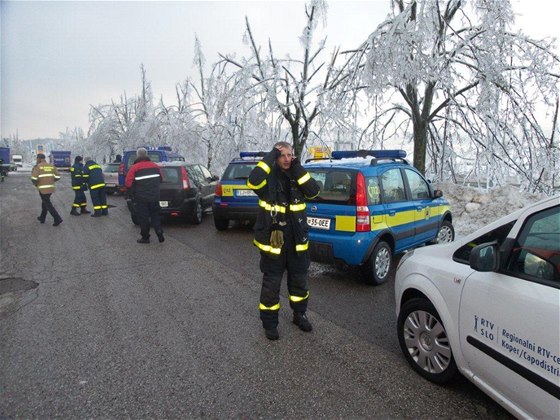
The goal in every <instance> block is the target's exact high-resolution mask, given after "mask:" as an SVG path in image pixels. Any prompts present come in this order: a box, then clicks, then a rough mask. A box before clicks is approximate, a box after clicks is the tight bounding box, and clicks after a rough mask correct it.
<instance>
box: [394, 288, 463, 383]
mask: <svg viewBox="0 0 560 420" xmlns="http://www.w3.org/2000/svg"><path fill="white" fill-rule="evenodd" d="M397 335H398V337H399V345H400V347H401V350H402V352H403V354H404V357H405V358H406V360H407V362H408V363H409V364H410V366H412V368H413V369H414V370H415V371H416V372H417V373H418V374H420V376H422V377H424V378H426V379H428V380H429V381H431V382H435V383H438V384H443V383H446V382H449V381H451V380H452V379H454V378H455V377H456V376H457V375H458V370H457V365H456V364H455V359H454V358H453V351H452V350H451V344H450V343H449V337H448V335H447V331H446V330H445V326H444V325H443V323H442V322H441V318H440V316H439V314H438V313H437V311H436V309H435V308H434V306H433V305H432V303H431V302H430V301H429V300H427V299H424V298H414V299H411V300H409V301H408V302H406V303H405V304H404V305H403V306H402V308H401V311H400V313H399V318H398V320H397Z"/></svg>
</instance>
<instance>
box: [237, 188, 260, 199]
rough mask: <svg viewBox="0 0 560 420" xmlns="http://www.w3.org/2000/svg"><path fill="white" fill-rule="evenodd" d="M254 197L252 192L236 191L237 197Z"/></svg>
mask: <svg viewBox="0 0 560 420" xmlns="http://www.w3.org/2000/svg"><path fill="white" fill-rule="evenodd" d="M254 195H256V194H255V192H254V191H253V190H237V196H238V197H252V196H254Z"/></svg>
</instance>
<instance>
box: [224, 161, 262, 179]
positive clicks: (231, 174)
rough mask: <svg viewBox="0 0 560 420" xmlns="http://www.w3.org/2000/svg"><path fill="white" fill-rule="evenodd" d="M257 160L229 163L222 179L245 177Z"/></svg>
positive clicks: (247, 176)
mask: <svg viewBox="0 0 560 420" xmlns="http://www.w3.org/2000/svg"><path fill="white" fill-rule="evenodd" d="M255 166H257V162H240V163H232V164H230V165H229V166H228V167H227V168H226V170H225V172H224V176H223V177H222V179H223V180H226V181H227V180H233V179H247V178H249V174H250V173H251V171H252V170H253V168H254V167H255Z"/></svg>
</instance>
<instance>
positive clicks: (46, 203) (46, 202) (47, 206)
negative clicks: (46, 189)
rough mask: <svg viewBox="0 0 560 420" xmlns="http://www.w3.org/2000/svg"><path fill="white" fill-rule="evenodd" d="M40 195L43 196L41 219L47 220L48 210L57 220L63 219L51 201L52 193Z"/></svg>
mask: <svg viewBox="0 0 560 420" xmlns="http://www.w3.org/2000/svg"><path fill="white" fill-rule="evenodd" d="M39 195H40V196H41V215H40V216H39V218H40V219H41V221H42V222H44V221H45V219H46V217H47V212H49V213H50V214H51V216H52V217H53V218H54V221H55V222H57V221H59V220H62V217H60V215H59V214H58V212H57V211H56V209H55V208H54V206H53V204H52V203H51V194H39Z"/></svg>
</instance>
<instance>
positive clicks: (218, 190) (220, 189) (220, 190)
mask: <svg viewBox="0 0 560 420" xmlns="http://www.w3.org/2000/svg"><path fill="white" fill-rule="evenodd" d="M214 193H215V194H216V197H221V196H222V183H221V182H218V185H216V191H214Z"/></svg>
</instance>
